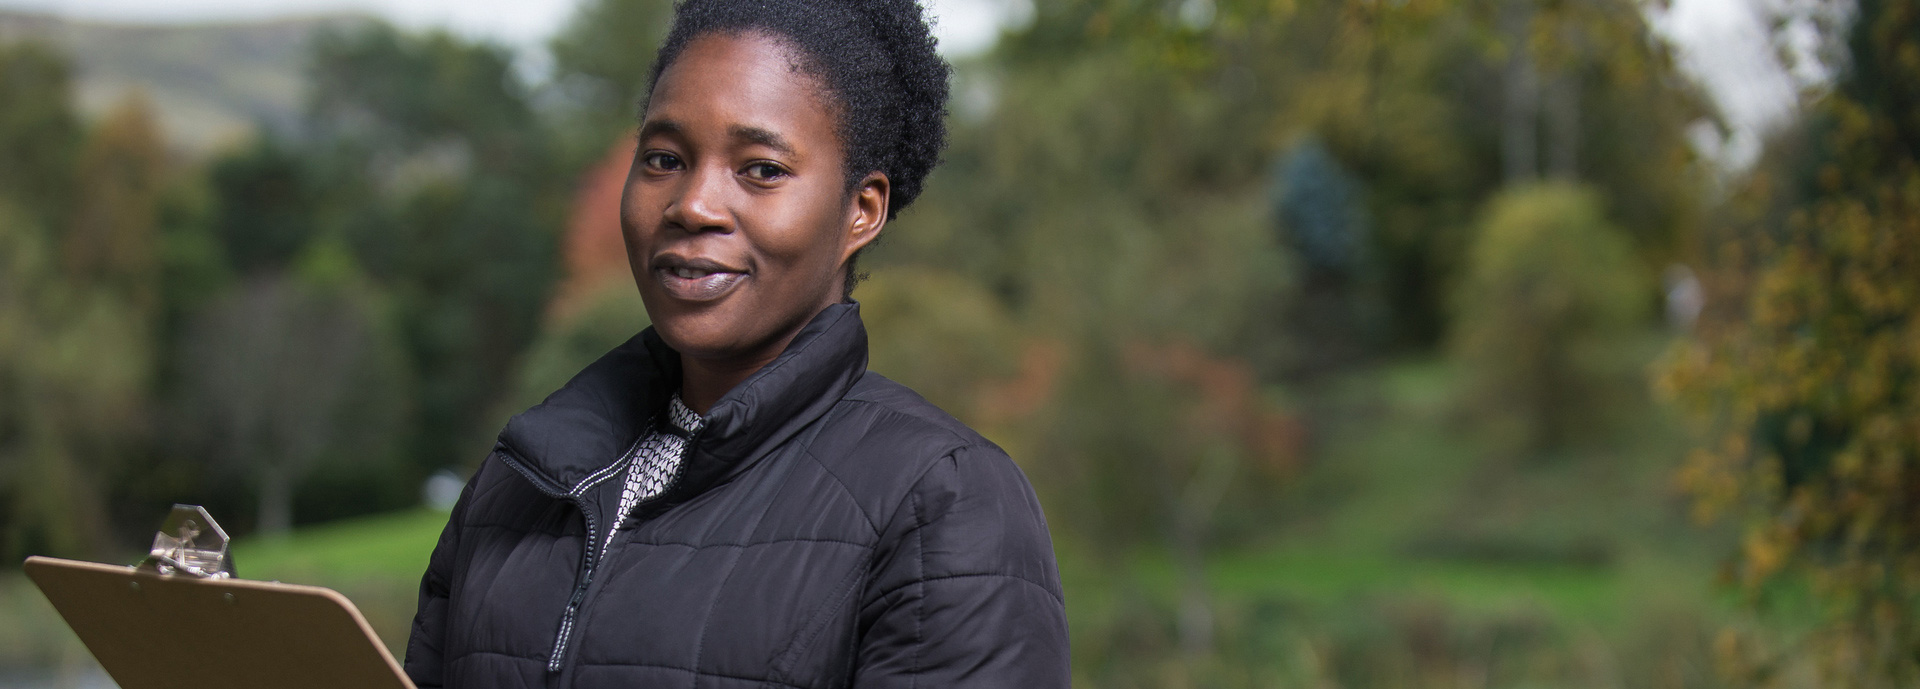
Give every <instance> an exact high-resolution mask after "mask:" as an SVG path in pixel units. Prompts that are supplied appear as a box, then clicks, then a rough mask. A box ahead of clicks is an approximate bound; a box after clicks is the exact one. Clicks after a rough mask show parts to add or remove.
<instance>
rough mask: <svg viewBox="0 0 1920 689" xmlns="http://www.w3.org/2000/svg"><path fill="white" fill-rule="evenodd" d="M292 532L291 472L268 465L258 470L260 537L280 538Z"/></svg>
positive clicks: (284, 468)
mask: <svg viewBox="0 0 1920 689" xmlns="http://www.w3.org/2000/svg"><path fill="white" fill-rule="evenodd" d="M292 530H293V472H290V471H287V469H286V467H283V466H279V465H269V466H266V467H262V468H261V470H260V522H259V531H260V533H261V535H264V536H268V537H270V538H280V537H283V536H286V535H287V532H289V531H292Z"/></svg>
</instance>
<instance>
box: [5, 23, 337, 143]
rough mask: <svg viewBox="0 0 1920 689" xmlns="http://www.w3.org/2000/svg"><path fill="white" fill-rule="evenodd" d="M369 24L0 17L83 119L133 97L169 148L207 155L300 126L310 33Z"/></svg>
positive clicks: (7, 38) (7, 33) (11, 37)
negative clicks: (57, 62) (55, 77)
mask: <svg viewBox="0 0 1920 689" xmlns="http://www.w3.org/2000/svg"><path fill="white" fill-rule="evenodd" d="M366 21H371V19H369V18H368V17H366V16H361V15H326V16H316V17H306V18H299V19H279V20H264V21H252V22H232V23H212V24H122V23H108V22H94V21H83V20H73V19H64V18H60V17H56V16H52V15H46V14H32V13H24V12H18V11H5V10H0V42H3V43H11V42H15V41H25V40H39V41H45V42H47V43H51V44H53V45H56V46H58V47H60V48H61V49H62V50H64V51H65V52H66V53H67V55H68V56H69V57H70V58H71V59H72V60H73V64H74V68H75V78H76V84H75V95H76V96H77V99H78V101H79V107H80V109H81V111H82V112H83V113H86V114H88V115H98V114H100V113H101V112H104V111H106V110H107V109H109V108H111V107H113V105H114V104H116V103H118V102H120V101H121V99H123V98H126V97H127V96H128V95H129V94H130V93H132V92H133V91H135V90H139V91H144V92H145V93H146V95H147V98H148V99H149V100H150V101H151V102H152V103H153V105H154V107H155V109H156V110H157V111H158V112H159V116H160V124H161V127H162V129H163V130H164V131H165V132H166V135H167V138H168V141H169V142H171V143H172V144H173V145H174V146H175V147H177V148H179V149H181V150H182V151H184V152H187V153H189V154H205V153H208V152H211V151H213V150H215V149H217V148H219V147H221V146H223V145H226V144H228V143H230V142H232V141H234V140H236V139H240V138H243V137H245V136H246V135H247V134H248V133H249V132H251V131H252V130H253V128H254V127H255V126H256V124H257V123H266V125H267V126H269V127H275V128H278V127H286V126H290V125H292V124H293V123H294V122H296V121H297V120H298V118H299V115H300V111H301V108H302V107H303V98H304V94H305V88H306V75H305V69H306V56H307V52H306V51H307V45H308V39H309V37H310V36H311V35H312V34H313V32H314V30H316V29H320V28H324V27H329V26H348V25H352V24H356V23H360V22H366Z"/></svg>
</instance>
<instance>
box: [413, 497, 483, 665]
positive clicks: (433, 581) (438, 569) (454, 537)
mask: <svg viewBox="0 0 1920 689" xmlns="http://www.w3.org/2000/svg"><path fill="white" fill-rule="evenodd" d="M479 478H480V477H479V476H478V475H477V474H476V475H475V476H474V478H473V479H472V480H469V481H467V486H466V487H465V488H463V489H461V491H460V500H459V501H458V502H455V503H454V505H453V512H452V513H451V514H449V515H448V516H447V526H446V528H445V529H442V530H441V531H440V541H439V542H438V543H437V544H435V545H434V547H433V555H432V556H431V557H430V558H429V559H428V560H427V572H426V574H425V575H423V576H421V577H420V607H419V609H418V610H417V611H416V612H415V613H414V615H413V629H412V631H411V632H410V633H409V634H408V635H407V658H406V661H405V663H404V665H405V670H406V672H407V677H408V678H409V679H411V680H413V685H414V686H416V687H419V689H436V688H438V687H440V686H442V685H443V684H444V683H445V682H444V679H443V678H442V671H443V669H444V664H443V663H444V661H445V658H443V657H442V655H441V648H442V647H443V645H444V643H445V641H446V634H447V597H448V591H449V590H450V587H449V582H450V581H452V576H453V570H454V560H455V558H456V553H457V552H458V550H459V538H460V524H461V522H462V515H465V514H466V512H467V501H468V499H469V498H470V497H471V495H472V493H473V484H474V483H476V482H478V481H479Z"/></svg>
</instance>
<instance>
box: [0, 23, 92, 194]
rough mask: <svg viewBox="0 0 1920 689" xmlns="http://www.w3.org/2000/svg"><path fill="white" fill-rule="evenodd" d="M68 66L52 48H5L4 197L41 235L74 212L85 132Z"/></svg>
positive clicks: (0, 108) (1, 82) (1, 65)
mask: <svg viewBox="0 0 1920 689" xmlns="http://www.w3.org/2000/svg"><path fill="white" fill-rule="evenodd" d="M68 71H69V70H68V66H67V63H66V60H65V59H63V58H62V57H61V56H60V55H59V54H58V53H56V52H55V51H54V49H53V48H51V47H48V46H45V45H41V44H39V43H34V42H18V43H7V44H0V196H6V197H7V198H10V199H13V203H15V204H16V211H15V212H25V213H28V214H30V215H31V216H32V218H31V219H32V220H33V221H35V222H37V223H39V224H40V227H41V228H42V231H49V230H50V228H55V227H59V226H60V224H61V223H63V222H64V221H65V220H66V217H67V216H66V214H67V213H68V212H70V211H71V210H73V207H72V202H73V199H74V196H73V193H74V189H73V186H74V165H75V163H76V159H77V158H78V156H79V153H80V146H81V140H82V138H83V136H84V129H83V128H82V127H81V125H80V119H79V117H78V116H77V115H75V114H74V112H73V105H72V102H73V101H72V96H73V94H72V87H71V85H70V83H69V74H68Z"/></svg>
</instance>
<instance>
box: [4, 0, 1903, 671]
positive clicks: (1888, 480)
mask: <svg viewBox="0 0 1920 689" xmlns="http://www.w3.org/2000/svg"><path fill="white" fill-rule="evenodd" d="M933 10H934V12H935V13H936V14H937V15H938V16H939V18H940V23H939V35H940V37H941V40H942V49H943V51H944V52H945V53H946V54H947V56H948V57H949V59H951V60H952V61H953V62H954V64H955V66H956V73H955V76H954V82H953V88H954V100H953V104H952V112H951V126H952V130H953V142H952V146H951V148H950V150H949V151H948V153H947V162H946V164H945V166H944V167H943V168H941V169H940V171H938V172H937V173H935V176H934V178H933V179H932V180H931V181H930V183H929V191H928V192H927V194H926V195H925V196H924V197H922V199H921V200H920V202H919V203H917V204H915V206H914V207H913V208H911V209H909V210H908V211H907V212H906V213H905V214H903V215H902V216H901V217H900V218H899V220H898V221H897V222H895V223H893V224H891V225H890V226H889V228H888V231H887V234H886V235H885V236H884V238H883V240H882V242H881V244H880V245H879V247H878V248H877V249H875V250H874V251H873V252H872V253H871V254H870V256H869V258H868V259H866V261H865V262H864V264H863V266H864V267H865V268H867V269H869V270H871V272H872V278H871V279H870V280H869V281H867V282H865V283H863V284H862V285H861V286H860V287H859V288H858V290H857V291H856V293H855V295H854V296H855V297H856V298H857V299H859V300H860V301H861V302H862V303H863V304H864V313H865V315H866V319H867V323H868V325H869V327H870V329H871V331H872V344H873V354H872V367H873V368H874V369H875V370H878V371H880V372H883V373H885V374H887V375H889V376H893V377H895V378H897V379H899V380H901V381H903V382H906V383H907V384H909V385H911V386H912V387H914V388H915V389H917V390H919V391H920V392H922V393H923V394H925V395H926V396H927V397H929V398H930V399H932V400H934V401H935V402H936V403H938V404H940V405H941V406H942V407H944V408H945V409H947V410H949V411H951V412H952V413H954V414H955V415H957V416H959V417H960V418H962V419H963V420H965V421H967V422H968V423H970V424H972V425H974V426H975V427H976V428H979V429H981V430H982V431H983V432H985V433H986V435H988V436H989V437H991V438H993V439H994V440H996V441H997V442H999V443H1000V444H1002V445H1003V446H1005V447H1006V448H1007V449H1008V450H1009V451H1010V452H1011V453H1012V455H1013V456H1014V457H1015V458H1016V459H1017V460H1018V461H1019V462H1020V463H1021V465H1022V466H1023V468H1024V469H1025V470H1026V472H1027V473H1028V475H1029V476H1030V477H1031V478H1032V480H1033V483H1034V485H1035V487H1036V489H1037V490H1038V491H1039V493H1040V495H1041V498H1042V502H1043V504H1044V505H1045V508H1046V510H1047V514H1048V518H1049V521H1050V524H1051V526H1052V529H1053V534H1054V538H1055V546H1056V548H1057V550H1058V554H1059V558H1060V567H1061V572H1062V575H1063V578H1064V581H1065V585H1066V592H1067V604H1068V613H1069V618H1070V624H1071V628H1072V635H1073V647H1074V681H1075V686H1077V687H1082V688H1095V687H1100V688H1108V687H1111V688H1133V687H1140V688H1147V687H1165V688H1185V687H1228V688H1231V687H1301V688H1313V689H1320V688H1333V687H1351V688H1355V689H1361V688H1374V687H1381V688H1387V687H1407V688H1413V687H1421V688H1426V687H1432V688H1449V689H1456V688H1457V689H1475V688H1483V687H1488V688H1490V687H1513V688H1519V687H1576V688H1584V687H1593V688H1615V687H1671V688H1676V689H1677V688H1682V687H1816V686H1819V687H1911V686H1920V614H1917V613H1920V316H1917V315H1916V308H1917V307H1920V162H1917V161H1920V2H1916V0H1858V2H1851V3H1850V2H1839V1H1829V0H1673V1H1672V2H1667V1H1665V0H1662V1H1658V2H1643V1H1642V0H1031V1H1030V2H1029V1H1028V0H944V1H942V2H937V3H935V4H934V5H933ZM669 14H670V6H669V4H668V2H667V0H545V1H542V2H521V3H507V2H492V3H490V2H471V3H454V2H430V1H429V2H411V3H409V2H403V1H402V0H391V1H389V0H363V1H362V2H358V3H354V2H350V1H349V0H339V1H332V0H293V1H290V2H286V3H282V4H274V3H258V2H253V3H239V2H226V1H224V0H193V1H191V2H178V3H164V4H163V3H152V2H134V1H133V0H45V1H41V2H34V1H33V0H26V1H21V0H6V1H5V2H0V555H4V556H5V558H6V561H7V562H17V561H18V560H19V558H22V557H24V556H26V555H31V554H48V555H57V556H65V557H77V558H87V559H95V560H102V561H108V562H132V561H133V560H135V559H137V558H138V557H139V555H140V554H141V553H142V552H143V549H144V547H145V545H146V543H147V542H148V540H149V539H150V538H151V534H152V531H153V529H154V528H155V527H156V526H157V524H158V522H159V520H160V519H161V518H162V517H163V516H164V515H165V513H166V511H167V508H168V506H169V505H170V504H171V503H174V502H188V503H199V504H204V505H206V506H208V507H209V508H210V509H211V510H212V512H213V514H214V515H216V517H217V518H218V519H220V520H221V522H222V523H223V524H225V525H226V527H227V528H228V529H229V531H231V532H233V533H235V534H236V535H237V536H238V537H239V545H238V546H237V553H238V554H237V562H238V565H239V569H240V573H241V574H242V575H244V576H247V577H249V578H259V579H280V580H283V581H288V582H296V583H309V584H318V585H325V586H330V587H334V588H337V589H339V590H341V591H343V592H345V593H346V594H348V595H349V596H350V597H352V598H353V599H354V600H355V601H356V602H358V603H359V605H360V606H361V607H362V609H363V610H364V611H365V613H366V614H367V616H368V617H369V618H370V619H371V620H372V622H373V624H374V626H375V627H376V628H377V630H378V631H379V632H380V634H381V635H382V636H383V638H384V639H385V641H386V642H387V643H388V644H389V645H390V646H392V647H394V648H395V649H396V650H397V649H399V648H401V647H403V646H404V643H405V639H406V629H407V624H408V620H409V619H410V617H411V615H412V613H413V606H414V595H415V590H416V587H417V582H418V578H419V574H420V572H421V571H422V570H423V569H424V566H425V562H426V558H427V554H428V552H429V550H430V549H431V548H432V546H433V543H434V541H435V539H436V537H437V535H438V533H439V531H440V528H441V526H442V525H443V524H444V523H445V519H446V509H447V507H448V505H449V503H450V502H451V499H452V496H453V495H454V494H456V493H457V492H458V488H459V486H460V484H461V482H462V481H463V480H464V479H465V477H466V476H467V475H468V473H469V472H470V471H471V470H472V469H473V468H474V466H475V465H476V463H477V462H478V461H479V460H480V459H481V458H482V457H483V456H484V455H485V453H486V451H487V449H488V448H489V447H490V446H491V443H492V438H493V436H494V434H495V433H496V432H497V430H498V429H499V428H500V427H501V425H502V424H503V423H504V421H505V420H506V419H507V417H509V416H510V415H511V414H513V413H515V412H516V411H518V410H520V409H524V408H525V407H527V406H529V405H531V404H533V403H536V402H538V401H539V400H540V399H541V398H543V397H544V396H545V395H546V394H547V393H549V392H551V391H552V390H554V389H556V388H557V387H558V386H559V385H560V384H561V383H563V382H564V381H566V380H567V379H568V378H569V377H570V376H571V375H572V374H573V373H574V372H575V371H577V370H578V369H579V368H580V367H582V366H583V365H585V364H586V363H587V362H589V361H591V360H593V359H594V358H596V357H597V356H599V355H600V354H601V353H603V352H605V351H606V350H608V349H610V348H612V347H613V346H615V345H617V344H618V343H620V342H621V341H623V340H625V339H626V338H627V337H629V336H631V335H632V334H633V333H635V332H637V331H638V330H640V329H641V328H643V327H644V326H645V325H646V323H647V321H646V315H645V312H644V310H643V309H642V308H641V306H640V304H639V300H638V297H637V296H636V294H635V292H634V288H633V285H632V281H631V277H630V276H629V274H628V272H627V267H626V263H625V261H624V259H623V255H622V253H621V250H620V239H619V235H618V227H617V221H616V205H617V200H618V197H619V193H620V188H621V185H622V182H623V179H624V176H625V171H626V168H627V165H628V161H629V160H630V158H631V155H632V139H631V136H632V132H631V128H632V125H633V122H634V116H635V113H634V106H633V104H634V99H635V96H636V94H637V93H638V92H639V89H641V88H642V87H643V80H644V75H645V74H646V73H647V69H648V65H649V62H650V60H651V58H652V54H653V49H654V46H655V45H656V44H657V42H658V40H659V38H660V37H661V36H662V35H663V34H664V32H665V29H666V21H667V18H668V16H669ZM0 569H4V570H5V571H0V687H36V688H39V687H104V686H110V682H108V680H106V678H105V677H104V676H103V675H101V673H100V672H99V670H98V669H97V666H94V665H92V661H91V660H90V657H89V656H88V654H87V653H86V651H85V650H84V649H83V648H82V647H80V646H79V645H78V644H77V642H76V641H75V640H74V639H73V637H72V636H71V634H70V633H69V632H67V631H66V629H65V626H64V625H63V624H61V623H60V622H59V620H58V618H57V616H56V615H55V614H54V613H53V611H52V610H51V608H50V607H49V606H47V605H46V603H45V602H44V601H43V600H42V599H41V598H40V596H39V594H38V592H37V591H36V590H34V589H33V588H32V586H31V585H30V584H29V583H27V582H26V581H25V580H24V578H23V577H22V576H21V575H20V574H19V572H18V570H17V569H16V568H14V567H13V566H12V565H8V566H7V567H5V568H0Z"/></svg>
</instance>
